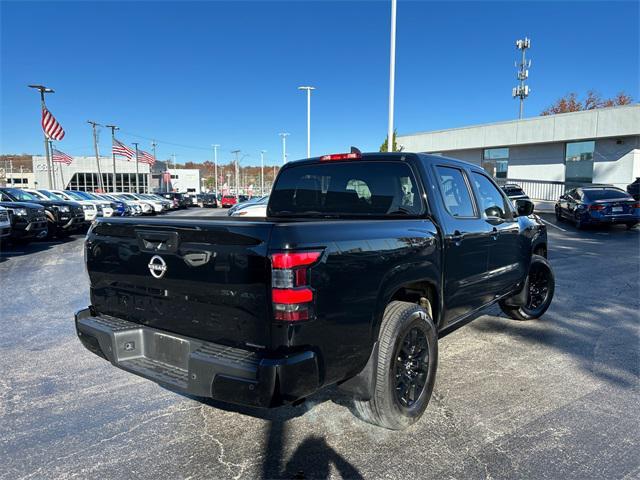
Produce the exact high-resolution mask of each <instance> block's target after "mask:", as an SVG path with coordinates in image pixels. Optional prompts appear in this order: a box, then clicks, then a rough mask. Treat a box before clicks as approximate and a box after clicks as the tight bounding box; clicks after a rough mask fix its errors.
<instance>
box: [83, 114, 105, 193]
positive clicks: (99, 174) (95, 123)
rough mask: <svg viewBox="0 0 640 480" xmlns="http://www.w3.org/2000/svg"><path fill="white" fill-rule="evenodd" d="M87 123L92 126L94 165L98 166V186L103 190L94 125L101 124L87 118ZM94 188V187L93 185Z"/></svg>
mask: <svg viewBox="0 0 640 480" xmlns="http://www.w3.org/2000/svg"><path fill="white" fill-rule="evenodd" d="M87 123H88V124H90V125H91V126H92V127H93V148H94V149H95V151H96V166H97V167H98V188H99V189H100V190H102V192H104V185H103V184H102V172H101V171H100V152H99V151H98V132H97V131H96V126H100V127H101V126H102V125H100V124H99V123H97V122H92V121H91V120H87ZM94 188H95V187H94Z"/></svg>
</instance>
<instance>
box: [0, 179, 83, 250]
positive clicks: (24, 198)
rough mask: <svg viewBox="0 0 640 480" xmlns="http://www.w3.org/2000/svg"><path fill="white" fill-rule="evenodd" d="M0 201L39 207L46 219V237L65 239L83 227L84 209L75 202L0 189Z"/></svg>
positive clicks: (15, 190)
mask: <svg viewBox="0 0 640 480" xmlns="http://www.w3.org/2000/svg"><path fill="white" fill-rule="evenodd" d="M0 200H2V201H7V202H28V203H35V204H38V205H41V206H42V207H44V209H45V215H46V217H47V235H48V236H49V237H52V236H54V235H55V236H57V237H58V238H61V237H66V236H68V235H69V234H70V233H72V232H74V231H76V230H77V229H78V228H80V227H83V226H85V220H84V209H83V208H82V205H80V204H79V203H76V202H68V201H66V200H43V199H41V198H38V197H36V196H35V195H32V194H30V193H29V192H25V191H24V190H21V189H19V188H0Z"/></svg>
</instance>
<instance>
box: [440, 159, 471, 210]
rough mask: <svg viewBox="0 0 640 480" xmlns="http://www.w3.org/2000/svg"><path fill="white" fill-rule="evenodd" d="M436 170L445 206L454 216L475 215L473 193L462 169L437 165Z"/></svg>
mask: <svg viewBox="0 0 640 480" xmlns="http://www.w3.org/2000/svg"><path fill="white" fill-rule="evenodd" d="M436 171H437V173H438V182H439V183H440V191H441V192H442V198H443V200H444V206H445V207H446V208H447V210H448V211H449V213H450V214H451V215H452V216H454V217H475V216H476V212H475V209H474V208H473V201H472V200H471V193H470V192H469V187H468V186H467V182H466V181H465V179H464V176H463V173H462V171H461V170H460V169H458V168H453V167H443V166H438V167H436Z"/></svg>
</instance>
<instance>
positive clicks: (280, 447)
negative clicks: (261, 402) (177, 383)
mask: <svg viewBox="0 0 640 480" xmlns="http://www.w3.org/2000/svg"><path fill="white" fill-rule="evenodd" d="M172 391H173V390H172ZM175 393H178V394H180V395H182V396H184V397H187V398H190V399H191V400H195V401H198V402H200V403H203V404H205V405H208V406H210V407H212V408H216V409H219V410H225V411H228V412H235V413H241V414H243V415H248V416H251V417H255V418H260V419H262V420H266V421H268V422H269V426H268V431H267V434H266V436H265V437H266V438H265V442H264V445H265V449H264V451H265V458H264V460H263V462H262V469H261V470H262V474H261V478H262V479H265V480H266V479H269V480H271V479H278V480H285V479H326V478H330V477H331V473H332V470H331V466H332V465H333V467H334V468H335V469H336V471H337V472H338V474H339V475H340V476H341V478H344V479H362V478H364V477H363V476H362V475H361V474H360V472H359V471H358V469H357V468H356V467H354V466H353V465H351V463H349V462H348V461H347V460H346V459H345V458H344V457H343V456H342V455H340V454H339V453H338V452H336V451H335V450H334V449H333V448H332V447H331V446H330V445H329V444H328V443H327V441H326V439H325V438H322V437H319V436H317V435H309V436H307V437H306V438H305V439H304V440H303V441H302V442H300V444H299V445H298V446H297V447H296V449H295V451H294V452H293V453H292V454H291V455H290V457H289V459H288V460H287V461H286V463H284V460H285V455H286V449H287V439H288V438H290V437H291V435H290V434H289V433H288V425H287V422H289V421H290V420H292V419H294V418H296V417H300V416H302V415H304V414H306V413H307V412H309V411H310V410H311V409H313V408H314V406H316V405H319V404H321V403H324V402H326V401H332V402H334V403H337V404H339V405H342V406H345V407H347V408H349V409H350V410H351V408H352V401H351V399H350V397H347V396H345V395H343V394H341V393H340V391H339V390H338V389H337V388H335V387H329V388H326V389H323V390H321V391H320V392H318V393H317V394H315V395H313V396H312V397H311V398H310V399H309V401H308V402H303V403H302V404H300V405H296V406H293V405H286V406H283V407H279V408H271V409H264V408H252V407H245V406H242V405H233V404H228V403H224V402H219V401H216V400H212V399H207V398H199V397H192V396H190V395H185V394H183V393H180V392H175Z"/></svg>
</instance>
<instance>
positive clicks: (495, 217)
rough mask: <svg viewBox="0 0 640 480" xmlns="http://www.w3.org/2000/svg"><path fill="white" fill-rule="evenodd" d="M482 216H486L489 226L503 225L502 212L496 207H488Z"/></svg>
mask: <svg viewBox="0 0 640 480" xmlns="http://www.w3.org/2000/svg"><path fill="white" fill-rule="evenodd" d="M484 214H485V215H486V216H487V222H489V223H490V224H491V225H500V224H501V223H504V212H503V211H502V209H501V208H498V207H495V206H494V207H489V208H487V209H485V211H484Z"/></svg>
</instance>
